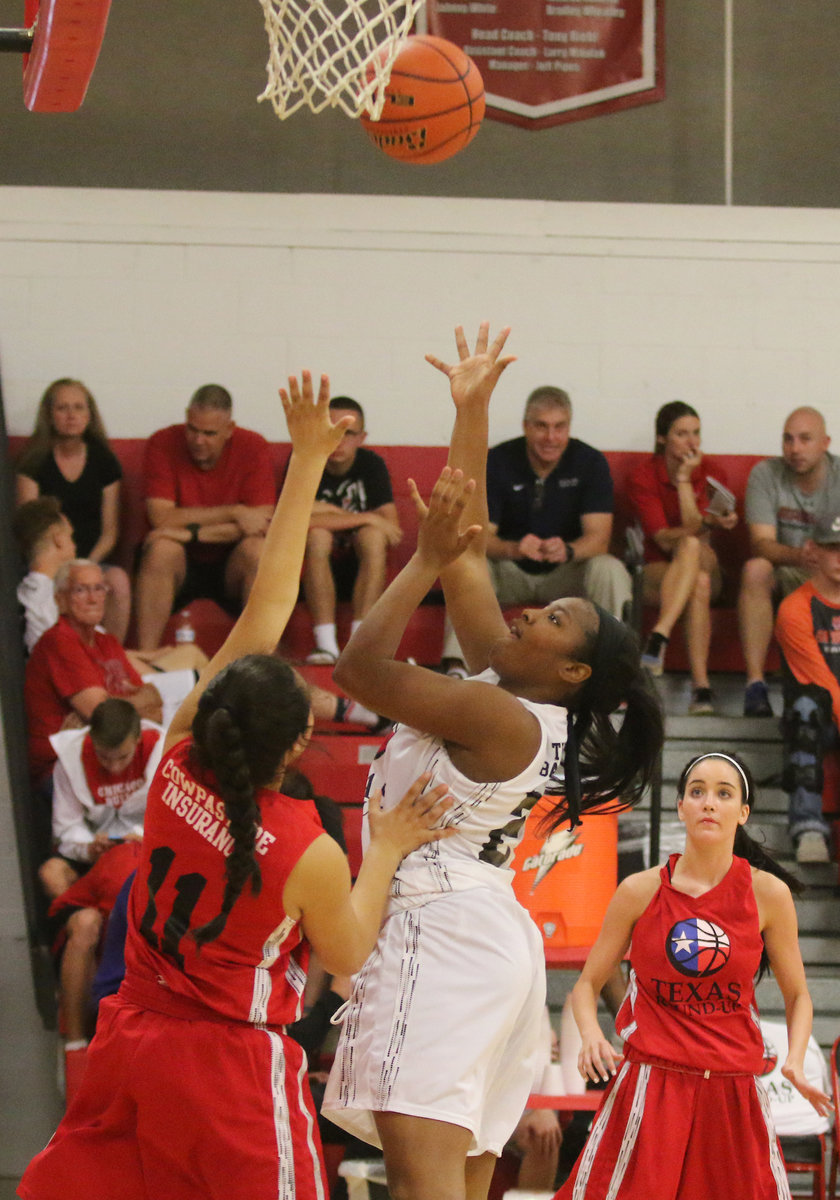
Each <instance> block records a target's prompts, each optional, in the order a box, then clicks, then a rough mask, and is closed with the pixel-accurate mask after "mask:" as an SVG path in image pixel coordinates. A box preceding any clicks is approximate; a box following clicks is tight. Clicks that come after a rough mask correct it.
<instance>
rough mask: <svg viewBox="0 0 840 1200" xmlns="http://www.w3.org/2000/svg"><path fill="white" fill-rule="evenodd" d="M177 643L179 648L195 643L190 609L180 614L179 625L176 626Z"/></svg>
mask: <svg viewBox="0 0 840 1200" xmlns="http://www.w3.org/2000/svg"><path fill="white" fill-rule="evenodd" d="M175 641H176V643H177V644H178V645H179V646H182V645H187V644H188V643H190V642H194V641H195V630H194V629H193V624H192V620H191V618H190V610H189V609H188V608H185V609H184V610H183V611H182V612H180V613H179V614H178V623H177V625H176V626H175Z"/></svg>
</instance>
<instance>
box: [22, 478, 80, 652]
mask: <svg viewBox="0 0 840 1200" xmlns="http://www.w3.org/2000/svg"><path fill="white" fill-rule="evenodd" d="M12 528H13V530H14V534H15V537H16V539H17V542H18V545H19V546H20V552H21V554H22V556H23V560H24V562H25V563H26V566H27V574H26V575H24V577H23V579H22V580H21V581H20V584H19V585H18V590H17V598H18V600H19V601H20V604H21V605H22V607H23V614H24V622H25V624H24V633H23V640H24V643H25V645H26V649H27V651H28V652H29V653H30V654H31V653H32V648H33V646H34V645H35V643H36V642H37V641H38V638H39V637H40V636H41V634H42V633H45V632H46V631H47V630H48V629H50V628H51V627H52V626H53V625H55V623H56V621H57V620H58V605H57V604H56V600H55V576H56V572H57V571H58V568H59V567H60V566H62V565H63V564H64V563H67V562H70V561H71V560H72V559H74V558H75V557H76V543H75V541H74V539H73V527H72V526H71V524H70V522H69V521H68V520H67V517H65V515H64V514H63V513H62V511H61V502H60V501H59V500H57V499H56V497H55V496H39V497H38V499H37V500H28V501H27V502H26V503H25V504H22V505H21V506H20V508H18V509H17V510H16V512H15V515H14V517H13V518H12Z"/></svg>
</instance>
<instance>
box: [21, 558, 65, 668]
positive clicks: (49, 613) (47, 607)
mask: <svg viewBox="0 0 840 1200" xmlns="http://www.w3.org/2000/svg"><path fill="white" fill-rule="evenodd" d="M17 598H18V600H19V602H20V603H21V605H22V606H23V615H24V619H25V621H26V626H25V628H24V631H23V641H24V644H25V645H26V649H27V653H29V654H31V653H32V647H33V646H34V645H35V643H36V642H37V641H38V638H39V637H40V636H41V634H42V633H46V631H47V630H48V629H52V627H53V625H55V623H56V621H57V620H58V605H57V604H56V602H55V581H54V580H53V579H51V578H50V577H49V575H42V574H41V572H40V571H30V572H29V574H28V575H24V577H23V579H22V580H21V581H20V583H19V584H18V590H17Z"/></svg>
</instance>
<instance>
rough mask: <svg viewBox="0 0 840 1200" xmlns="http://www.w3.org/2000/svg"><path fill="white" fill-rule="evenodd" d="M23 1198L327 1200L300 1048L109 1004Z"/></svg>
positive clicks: (274, 1037) (270, 1035)
mask: <svg viewBox="0 0 840 1200" xmlns="http://www.w3.org/2000/svg"><path fill="white" fill-rule="evenodd" d="M19 1194H20V1195H21V1196H23V1197H24V1198H25V1200H90V1198H91V1197H94V1196H95V1197H97V1200H193V1198H195V1197H198V1196H201V1197H202V1198H204V1197H208V1198H214V1200H215V1198H218V1200H326V1185H325V1182H324V1175H323V1169H322V1165H321V1153H320V1140H319V1137H318V1130H317V1123H316V1120H315V1116H314V1110H313V1107H312V1100H311V1097H310V1093H309V1084H308V1081H307V1078H306V1058H305V1055H304V1053H303V1051H302V1050H301V1048H300V1046H298V1044H297V1043H296V1042H294V1041H293V1040H292V1039H291V1038H288V1037H286V1036H285V1035H283V1034H280V1033H276V1032H272V1031H268V1030H264V1029H257V1028H254V1027H251V1026H247V1025H236V1024H233V1023H230V1024H228V1023H224V1022H216V1021H206V1020H184V1019H182V1018H178V1017H172V1016H166V1015H163V1014H161V1013H157V1012H150V1011H148V1010H146V1009H141V1008H137V1007H135V1006H134V1005H132V1004H129V1003H127V1002H126V1001H124V1000H122V999H120V998H119V997H116V996H115V997H110V998H109V999H107V1000H105V1001H103V1003H102V1005H101V1007H100V1010H99V1024H98V1027H97V1033H96V1037H95V1039H94V1041H93V1042H92V1044H91V1046H90V1049H89V1051H88V1063H87V1067H86V1069H85V1075H84V1079H83V1081H82V1085H81V1088H80V1089H79V1092H78V1094H77V1095H76V1097H75V1099H74V1100H73V1103H72V1104H71V1105H70V1107H69V1109H68V1110H67V1114H66V1116H65V1117H64V1120H63V1121H62V1122H61V1124H60V1125H59V1127H58V1130H57V1131H56V1133H55V1135H54V1137H53V1138H52V1141H51V1142H50V1143H49V1145H48V1146H47V1147H46V1149H45V1150H43V1151H42V1152H41V1153H40V1154H39V1155H38V1156H37V1157H36V1158H35V1159H33V1161H32V1162H31V1163H30V1165H29V1167H28V1169H27V1171H26V1174H25V1175H24V1177H23V1179H22V1181H21V1184H20V1188H19Z"/></svg>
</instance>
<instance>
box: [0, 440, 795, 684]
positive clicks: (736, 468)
mask: <svg viewBox="0 0 840 1200" xmlns="http://www.w3.org/2000/svg"><path fill="white" fill-rule="evenodd" d="M9 441H10V449H11V451H12V454H15V453H17V451H18V450H19V449H20V447H21V446H22V444H23V441H24V439H23V438H11V439H10V440H9ZM110 444H111V447H112V449H113V450H114V452H115V454H116V455H117V457H118V458H119V460H120V463H121V464H122V468H123V488H122V532H121V537H120V542H119V546H118V550H117V554H116V556H115V559H116V561H118V562H119V563H120V564H121V565H122V566H124V567H125V568H126V569H127V570H129V571H131V570H132V569H133V566H134V562H135V558H136V553H137V548H138V547H139V546H140V544H141V543H142V541H143V537H144V536H145V533H146V530H147V528H148V526H147V523H146V516H145V506H144V503H143V452H144V448H145V440H144V439H142V438H113V439H111V443H110ZM272 449H273V452H274V460H275V468H276V472H277V481H278V486H279V484H280V482H281V481H282V478H283V474H284V472H285V467H286V463H287V461H288V457H289V453H290V449H291V448H290V445H289V443H287V442H275V443H272ZM375 449H377V451H378V453H380V454H381V455H382V456H383V458H384V459H385V461H386V463H387V464H388V469H389V471H390V473H391V480H392V484H393V488H394V499H395V502H396V505H397V510H398V512H399V515H400V520H401V522H402V525H403V528H404V530H405V532H406V536H405V538H404V539H403V542H402V544H401V545H400V546H398V547H396V549H395V550H392V551H391V553H390V556H389V574H390V575H391V576H393V575H394V574H395V573H396V572H397V571H398V570H399V569H400V567H401V566H402V565H403V564H404V563H405V562H406V561H407V559H408V558H409V556H410V554H411V552H412V549H413V546H414V537H413V530H414V527H415V517H414V512H413V506H412V503H411V498H410V495H409V491H408V479H409V478H413V479H414V480H415V481H416V483H417V485H418V487H419V488H420V491H421V492H422V493H427V492H428V491H429V490H430V489H431V487H432V485H433V483H434V481H435V479H436V478H437V476H438V474H439V472H440V469H441V467H442V466H443V465H444V463H445V461H446V447H444V446H382V447H375ZM605 454H606V457H607V461H608V462H609V466H610V471H611V472H612V476H613V482H614V485H615V522H614V528H613V543H612V550H613V553H614V554H616V555H618V556H619V557H623V556H624V535H625V530H626V529H627V526H628V525H629V524H632V523H633V520H634V518H633V514H632V512H631V511H630V509H629V506H628V504H627V500H626V483H627V479H628V477H629V475H630V473H631V471H632V470H633V469H634V467H635V466H636V465H637V464H638V463H639V462H640V461H641V460H642V459H643V458H645V457H646V455H645V453H644V452H642V451H627V450H609V451H605ZM759 460H760V456H759V455H751V454H723V455H710V456H707V458H706V459H705V463H706V466H707V468H708V471H709V472H710V473H711V474H712V475H714V476H715V477H717V478H721V479H724V480H725V481H726V482H727V483H728V485H729V487H730V488H731V490H732V491H733V492H734V493H735V496H736V498H737V500H738V506H739V513H740V514H741V516H742V518H743V500H744V493H745V490H746V485H747V478H748V476H749V473H750V470H751V469H752V467H753V466H754V465H755V463H756V462H758V461H759ZM714 545H715V548H716V550H717V551H718V555H719V558H720V562H721V566H722V568H723V574H724V580H725V587H724V592H723V595H722V596H721V599H720V601H719V602H718V603H717V604H716V605H715V608H714V610H713V613H712V622H713V627H712V648H711V654H710V659H709V668H710V670H711V671H742V670H743V658H742V656H741V649H740V643H739V640H738V629H737V615H736V612H735V600H736V594H737V587H738V580H739V577H740V568H741V564H742V563H743V562H744V561H745V559H746V558H747V557H748V555H749V545H748V537H747V530H746V525H745V523H744V521H743V519H742V520H741V522H740V523H739V525H738V527H737V528H736V529H735V530H734V531H733V532H732V533H731V534H719V535H717V536H716V538H715V542H714ZM428 599H429V602H428V603H426V604H424V605H423V606H422V607H421V608H420V609H419V610H418V611H417V612H416V613H415V614H414V616H413V617H412V619H411V621H410V622H409V626H408V629H407V631H406V635H405V638H404V639H403V643H402V645H401V647H400V654H401V655H402V656H403V657H408V656H411V657H412V658H414V659H416V660H417V662H420V663H429V664H432V663H437V662H438V661H439V659H440V651H441V646H442V642H443V607H442V596H441V595H440V593H434V592H433V593H432V594H431V595H430V597H429V598H428ZM190 612H191V615H192V618H193V624H194V625H195V627H196V630H197V632H198V641H199V644H200V645H201V646H202V648H203V649H204V650H205V651H207V652H208V653H210V654H212V653H213V652H214V651H215V650H216V649H217V648H218V646H220V645H221V643H222V641H223V640H224V638H225V636H226V634H227V632H228V630H229V628H230V624H231V622H230V618H229V617H228V616H226V614H224V613H223V612H222V610H221V609H219V608H218V606H216V605H215V604H212V602H210V601H198V602H197V603H195V604H192V605H191V606H190ZM646 616H647V624H652V623H653V619H654V616H653V610H652V609H651V610H650V612H649V613H648V614H647V615H646ZM338 618H339V637H340V639H341V638H342V637H343V638H346V637H347V636H348V633H349V626H350V613H349V608H348V607H347V606H340V609H339V614H338ZM173 632H174V623H173V624H170V626H169V627H168V628H167V631H166V635H165V637H166V639H167V640H171V638H172V636H173ZM129 644H130V635H129ZM282 647H283V650H284V651H285V653H286V654H287V655H288V656H289V658H290V659H292V660H293V661H302V660H303V659H304V658H305V657H306V654H307V653H308V652H309V650H311V649H312V636H311V623H310V621H309V617H308V614H307V613H306V611H305V608H304V606H303V605H302V604H300V605H298V607H297V609H296V610H295V612H294V614H293V615H292V618H291V620H290V622H289V626H288V628H287V630H286V635H285V637H284V639H283V642H282ZM666 665H667V667H668V668H669V669H673V670H685V669H687V660H686V656H685V646H684V643H683V639H682V630H681V626H677V628H676V629H675V630H674V634H673V636H672V638H671V643H670V645H669V648H668V659H667V663H666ZM770 665H771V666H773V665H775V663H774V662H773V661H771V664H770Z"/></svg>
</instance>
